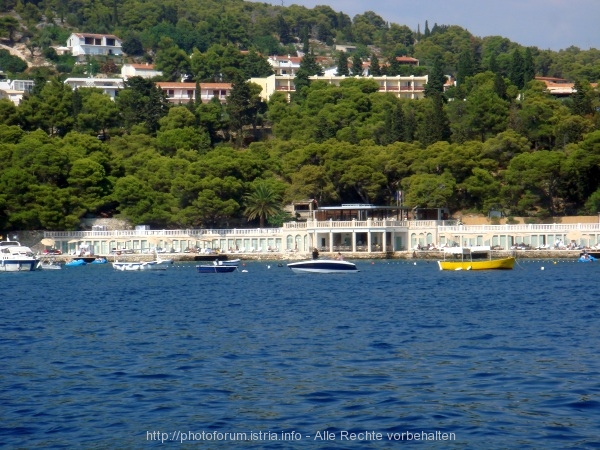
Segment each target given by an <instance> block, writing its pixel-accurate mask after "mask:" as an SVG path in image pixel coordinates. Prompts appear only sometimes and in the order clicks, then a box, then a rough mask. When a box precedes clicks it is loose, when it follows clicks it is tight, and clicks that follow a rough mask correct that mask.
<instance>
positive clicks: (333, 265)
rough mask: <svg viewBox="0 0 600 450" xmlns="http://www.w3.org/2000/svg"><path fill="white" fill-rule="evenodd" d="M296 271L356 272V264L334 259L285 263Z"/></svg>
mask: <svg viewBox="0 0 600 450" xmlns="http://www.w3.org/2000/svg"><path fill="white" fill-rule="evenodd" d="M287 266H288V267H289V268H290V269H292V271H293V272H296V273H356V272H358V271H359V270H358V269H357V268H356V264H354V263H351V262H349V261H339V260H335V259H309V260H307V261H298V262H293V263H289V264H288V265H287Z"/></svg>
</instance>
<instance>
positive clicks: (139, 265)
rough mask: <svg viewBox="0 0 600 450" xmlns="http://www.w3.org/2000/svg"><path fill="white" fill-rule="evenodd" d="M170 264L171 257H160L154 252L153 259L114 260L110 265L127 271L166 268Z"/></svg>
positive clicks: (171, 261)
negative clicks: (154, 257) (154, 256)
mask: <svg viewBox="0 0 600 450" xmlns="http://www.w3.org/2000/svg"><path fill="white" fill-rule="evenodd" d="M170 264H173V260H172V259H161V258H160V257H159V256H158V253H156V259H155V260H154V261H131V262H125V261H115V262H113V263H112V266H113V269H116V270H120V271H123V272H128V271H137V270H167V266H169V265H170Z"/></svg>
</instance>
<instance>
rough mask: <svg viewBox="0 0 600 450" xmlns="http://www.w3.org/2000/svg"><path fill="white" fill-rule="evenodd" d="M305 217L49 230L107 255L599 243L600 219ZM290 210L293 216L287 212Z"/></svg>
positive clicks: (358, 213)
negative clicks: (225, 225) (241, 223)
mask: <svg viewBox="0 0 600 450" xmlns="http://www.w3.org/2000/svg"><path fill="white" fill-rule="evenodd" d="M294 205H295V207H298V208H299V211H301V212H302V214H300V213H299V214H298V215H296V217H299V216H303V217H306V219H305V220H301V221H300V220H298V221H292V222H288V223H284V224H283V226H282V227H277V228H249V229H248V228H233V229H180V230H152V229H150V228H149V227H146V226H138V227H136V229H134V230H124V229H108V228H107V227H106V226H94V227H92V230H91V231H46V232H44V238H46V239H51V240H52V241H53V242H54V243H55V245H54V247H55V248H58V249H59V250H61V251H62V252H63V253H70V254H73V253H79V252H81V251H82V249H83V250H85V251H89V252H90V253H93V254H100V255H108V254H111V253H114V252H125V253H150V252H152V251H154V249H155V248H159V249H161V250H164V251H169V252H171V251H173V252H176V253H180V252H185V251H205V250H207V249H212V250H219V251H220V252H225V253H239V254H264V255H269V254H273V253H309V252H311V251H312V249H313V248H315V247H316V248H318V249H319V251H321V252H351V253H357V254H360V253H366V254H373V256H383V255H388V254H393V253H395V252H403V251H413V250H415V249H430V248H431V249H439V248H441V247H446V246H458V245H463V246H473V245H489V246H490V247H492V248H496V249H503V250H511V249H512V248H515V247H518V248H530V249H551V248H552V249H554V248H559V249H561V248H580V247H581V248H596V247H598V246H600V220H599V218H598V217H594V216H591V217H587V218H580V220H581V221H580V222H577V223H551V224H504V225H490V224H481V225H465V224H463V223H462V222H461V221H459V220H454V219H448V211H447V210H446V209H444V208H430V209H424V208H413V209H410V208H407V207H404V206H400V205H398V206H376V205H368V204H344V205H341V206H335V207H319V206H317V205H316V204H315V203H314V202H313V201H307V202H297V203H295V204H294ZM292 213H294V211H292Z"/></svg>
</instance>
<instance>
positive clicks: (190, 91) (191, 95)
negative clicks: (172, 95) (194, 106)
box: [187, 89, 194, 98]
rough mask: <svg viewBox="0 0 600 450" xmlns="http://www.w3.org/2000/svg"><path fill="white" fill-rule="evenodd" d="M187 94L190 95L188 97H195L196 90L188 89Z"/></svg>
mask: <svg viewBox="0 0 600 450" xmlns="http://www.w3.org/2000/svg"><path fill="white" fill-rule="evenodd" d="M187 96H188V98H194V90H193V89H188V91H187Z"/></svg>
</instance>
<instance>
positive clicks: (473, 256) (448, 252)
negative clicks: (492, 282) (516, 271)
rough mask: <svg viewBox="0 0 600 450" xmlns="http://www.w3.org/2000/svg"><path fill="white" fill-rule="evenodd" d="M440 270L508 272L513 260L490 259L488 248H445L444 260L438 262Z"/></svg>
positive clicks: (509, 258)
mask: <svg viewBox="0 0 600 450" xmlns="http://www.w3.org/2000/svg"><path fill="white" fill-rule="evenodd" d="M438 265H439V267H440V270H494V269H496V270H498V269H501V270H510V269H512V268H513V267H514V265H515V258H514V257H512V256H510V257H506V258H496V259H494V258H492V250H491V248H490V247H489V246H476V247H447V248H445V249H444V260H443V261H438Z"/></svg>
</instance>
